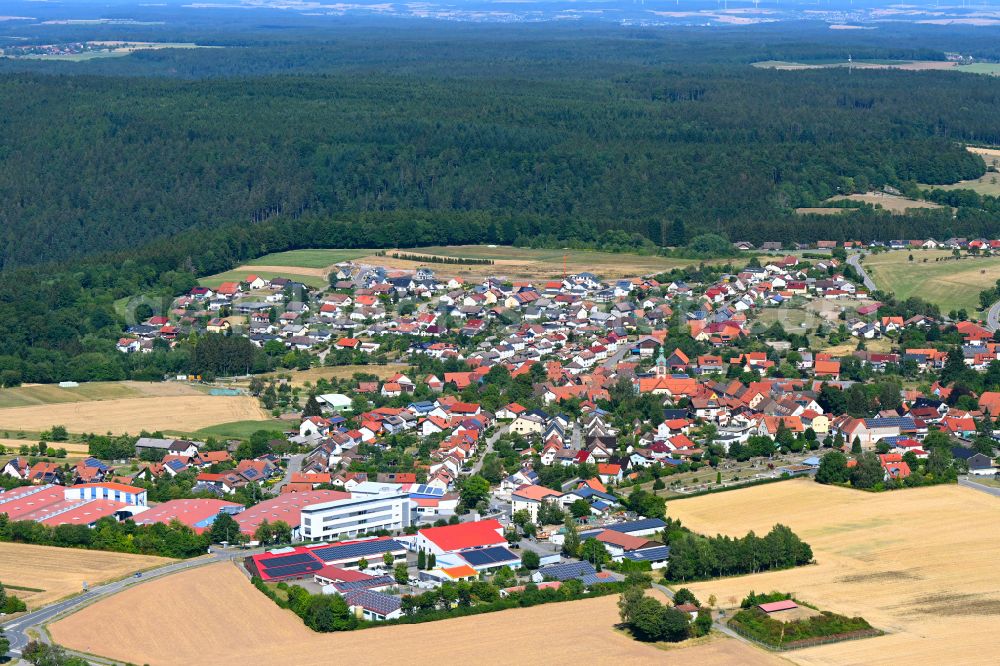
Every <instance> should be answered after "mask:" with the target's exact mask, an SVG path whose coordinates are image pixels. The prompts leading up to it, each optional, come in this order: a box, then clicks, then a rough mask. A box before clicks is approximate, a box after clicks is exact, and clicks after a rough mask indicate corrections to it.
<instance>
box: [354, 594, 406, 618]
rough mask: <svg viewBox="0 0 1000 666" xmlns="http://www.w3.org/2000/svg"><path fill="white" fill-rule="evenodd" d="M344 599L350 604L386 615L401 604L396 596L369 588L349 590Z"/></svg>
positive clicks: (397, 608)
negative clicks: (355, 590)
mask: <svg viewBox="0 0 1000 666" xmlns="http://www.w3.org/2000/svg"><path fill="white" fill-rule="evenodd" d="M344 600H345V601H347V603H348V604H349V605H351V606H362V607H363V608H366V609H367V610H370V611H373V612H375V613H378V614H379V615H388V614H389V613H392V612H393V611H396V610H399V608H400V606H401V605H402V604H401V603H400V601H399V599H398V598H396V597H394V596H391V595H389V594H384V593H382V592H372V591H371V590H360V591H357V592H351V593H350V594H348V595H347V596H345V597H344Z"/></svg>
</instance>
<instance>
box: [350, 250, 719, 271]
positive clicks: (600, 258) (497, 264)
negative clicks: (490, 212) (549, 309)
mask: <svg viewBox="0 0 1000 666" xmlns="http://www.w3.org/2000/svg"><path fill="white" fill-rule="evenodd" d="M386 252H387V256H370V257H365V258H363V259H361V260H359V261H361V262H362V263H368V264H375V265H384V266H389V267H393V268H406V269H416V268H418V267H420V266H427V267H430V268H432V269H434V271H436V272H437V273H439V274H441V275H447V276H459V277H470V278H476V277H484V276H489V275H505V276H508V277H512V278H528V279H542V278H553V277H560V276H562V274H563V269H564V265H565V270H566V272H568V273H579V272H584V271H588V272H591V273H594V274H596V275H599V276H601V277H603V278H605V279H614V278H624V277H635V276H637V275H647V274H651V273H660V272H663V271H669V270H671V269H672V268H683V267H685V266H692V265H697V264H698V263H699V260H697V259H674V258H669V257H657V256H653V255H640V254H631V253H625V252H622V253H614V252H598V251H595V250H560V249H532V248H523V247H511V246H505V245H454V246H437V247H419V248H403V249H396V250H386ZM393 252H400V253H403V254H418V255H431V256H439V257H451V258H466V259H491V260H493V262H494V263H493V264H492V265H489V264H484V265H475V266H462V265H456V264H438V263H431V262H419V261H409V260H406V259H395V258H393V257H391V256H388V255H391V254H392V253H393ZM564 258H565V262H564ZM716 261H718V260H716ZM706 263H713V261H707V262H706Z"/></svg>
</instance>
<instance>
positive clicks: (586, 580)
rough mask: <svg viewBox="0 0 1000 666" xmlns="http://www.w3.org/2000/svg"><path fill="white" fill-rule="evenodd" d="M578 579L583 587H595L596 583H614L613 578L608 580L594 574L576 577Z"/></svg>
mask: <svg viewBox="0 0 1000 666" xmlns="http://www.w3.org/2000/svg"><path fill="white" fill-rule="evenodd" d="M578 578H579V579H580V582H582V583H583V584H584V585H587V586H590V585H597V584H598V583H613V582H615V579H614V578H610V577H608V578H601V577H600V576H598V575H597V574H596V573H592V574H584V575H582V576H578Z"/></svg>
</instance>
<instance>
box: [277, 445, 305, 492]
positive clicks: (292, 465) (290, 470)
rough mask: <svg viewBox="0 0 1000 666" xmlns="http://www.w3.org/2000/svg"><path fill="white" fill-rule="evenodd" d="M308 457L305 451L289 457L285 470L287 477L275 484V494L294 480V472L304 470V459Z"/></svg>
mask: <svg viewBox="0 0 1000 666" xmlns="http://www.w3.org/2000/svg"><path fill="white" fill-rule="evenodd" d="M305 459H306V456H305V454H304V453H299V454H296V455H294V456H292V457H291V458H289V459H288V467H287V469H286V470H285V478H283V479H282V480H281V481H279V482H278V483H276V484H274V494H275V495H277V494H278V493H280V492H281V488H282V487H283V486H284V485H285V484H286V483H289V482H290V481H291V480H292V474H295V473H297V472H301V471H302V461H303V460H305Z"/></svg>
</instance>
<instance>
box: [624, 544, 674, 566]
mask: <svg viewBox="0 0 1000 666" xmlns="http://www.w3.org/2000/svg"><path fill="white" fill-rule="evenodd" d="M623 557H624V558H625V559H627V560H632V561H633V562H659V561H661V560H665V559H667V558H668V557H670V546H654V547H653V548H643V549H642V550H632V551H629V552H627V553H625V554H624V555H623Z"/></svg>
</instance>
